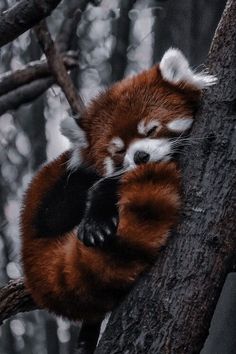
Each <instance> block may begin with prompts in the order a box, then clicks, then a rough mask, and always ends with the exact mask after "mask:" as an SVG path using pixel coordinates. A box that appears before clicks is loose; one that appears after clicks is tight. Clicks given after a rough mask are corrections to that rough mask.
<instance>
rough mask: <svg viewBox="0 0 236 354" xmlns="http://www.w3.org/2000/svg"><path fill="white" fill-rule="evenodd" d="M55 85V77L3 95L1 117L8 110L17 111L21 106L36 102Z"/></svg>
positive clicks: (0, 98) (35, 81)
mask: <svg viewBox="0 0 236 354" xmlns="http://www.w3.org/2000/svg"><path fill="white" fill-rule="evenodd" d="M54 83H55V79H54V78H53V77H48V78H42V79H38V80H34V81H32V82H30V83H28V84H26V85H23V86H20V87H18V88H17V89H15V90H13V91H10V92H9V93H7V94H5V95H2V96H1V97H0V115H2V114H3V113H5V112H7V111H8V110H14V109H17V108H18V107H19V106H20V105H22V104H26V103H29V102H31V101H33V100H35V99H36V98H37V97H39V96H40V95H42V94H43V93H44V92H45V91H46V90H47V89H48V88H49V87H50V86H52V85H53V84H54Z"/></svg>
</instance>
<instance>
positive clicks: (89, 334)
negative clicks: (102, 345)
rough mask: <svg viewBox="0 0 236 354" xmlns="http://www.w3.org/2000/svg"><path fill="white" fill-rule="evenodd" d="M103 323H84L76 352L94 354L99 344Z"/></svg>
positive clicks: (77, 353) (78, 353)
mask: <svg viewBox="0 0 236 354" xmlns="http://www.w3.org/2000/svg"><path fill="white" fill-rule="evenodd" d="M101 323H102V321H100V322H96V323H88V322H84V321H83V323H82V327H81V330H80V333H79V338H78V345H77V348H78V349H77V351H76V354H93V353H94V351H95V348H96V345H97V341H98V337H99V333H100V328H101Z"/></svg>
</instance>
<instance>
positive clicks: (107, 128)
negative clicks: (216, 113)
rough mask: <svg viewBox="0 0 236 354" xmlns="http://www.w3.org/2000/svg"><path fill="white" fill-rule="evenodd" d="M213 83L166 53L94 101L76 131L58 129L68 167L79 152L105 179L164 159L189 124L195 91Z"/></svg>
mask: <svg viewBox="0 0 236 354" xmlns="http://www.w3.org/2000/svg"><path fill="white" fill-rule="evenodd" d="M213 82H214V78H213V77H211V76H207V75H204V74H202V73H200V74H195V73H193V72H192V71H191V69H190V68H189V65H188V62H187V61H186V59H185V58H184V56H183V55H182V53H180V52H179V51H178V50H174V49H170V50H169V51H167V52H166V53H165V55H164V57H163V58H162V60H161V63H160V64H159V66H155V67H153V68H152V69H150V70H148V71H145V72H143V73H141V74H139V75H137V76H136V77H133V78H128V79H125V80H123V81H121V82H119V83H117V84H115V85H114V86H112V87H111V88H109V89H108V90H107V91H106V92H105V93H103V94H102V95H100V96H99V97H98V98H96V99H95V100H94V101H93V102H92V103H91V104H90V106H89V107H88V109H87V112H85V115H84V116H83V117H82V118H81V129H79V128H78V126H77V127H76V129H77V130H76V129H75V128H74V129H72V128H71V131H70V133H69V132H68V131H69V129H68V127H65V126H64V127H63V131H64V134H65V135H67V136H68V137H69V138H70V140H71V141H72V142H73V145H74V151H73V154H72V158H71V161H70V166H71V167H75V165H76V164H78V163H79V159H80V156H81V151H82V155H83V158H84V159H85V160H86V161H88V162H89V163H90V164H92V165H95V166H96V168H97V170H98V171H99V172H100V173H101V174H103V175H107V176H109V175H112V174H113V173H115V172H116V171H118V170H121V169H122V170H123V169H124V170H129V169H132V168H135V167H136V166H137V165H139V164H143V163H149V162H159V161H168V160H170V159H171V157H172V156H173V154H174V153H175V151H176V147H177V143H178V141H180V136H181V137H182V136H183V134H186V133H187V132H188V130H189V129H190V127H191V125H192V122H193V114H194V110H195V109H196V107H197V104H198V102H199V98H200V95H201V89H202V88H203V87H205V86H207V85H210V84H212V83H213ZM74 126H75V125H74ZM72 132H73V133H72Z"/></svg>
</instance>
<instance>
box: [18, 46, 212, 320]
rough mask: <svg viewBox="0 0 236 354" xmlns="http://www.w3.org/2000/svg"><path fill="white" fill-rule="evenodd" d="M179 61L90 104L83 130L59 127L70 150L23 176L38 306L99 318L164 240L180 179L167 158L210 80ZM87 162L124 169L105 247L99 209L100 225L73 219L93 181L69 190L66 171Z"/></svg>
mask: <svg viewBox="0 0 236 354" xmlns="http://www.w3.org/2000/svg"><path fill="white" fill-rule="evenodd" d="M172 52H173V53H172ZM185 61H186V59H185V58H184V57H183V56H182V54H181V53H179V52H178V51H174V50H172V51H169V53H168V52H167V53H166V54H165V56H164V57H163V59H162V61H161V63H160V67H158V66H157V67H154V68H152V69H151V70H149V71H146V72H144V73H142V74H140V75H138V76H137V77H135V78H132V79H126V80H124V81H122V82H120V83H118V84H116V85H114V86H113V87H112V88H110V89H109V90H108V91H107V92H106V93H104V94H102V95H101V96H100V97H98V98H97V99H96V100H94V101H93V102H92V104H91V105H90V106H89V107H88V109H87V111H86V112H85V114H84V115H83V116H82V117H81V119H80V126H81V128H82V130H81V132H79V131H77V130H76V129H80V128H78V127H77V128H73V129H74V130H72V129H71V127H68V126H66V128H65V131H66V134H67V135H68V136H69V137H70V140H71V141H72V143H73V148H72V150H70V151H67V152H65V153H64V154H63V155H61V156H59V157H58V158H57V159H56V160H54V161H53V162H51V163H49V164H47V165H45V166H44V167H42V169H41V170H40V171H39V172H38V174H37V175H36V176H35V177H34V179H33V181H32V182H31V184H30V187H29V189H28V191H27V193H26V195H25V199H24V203H23V209H22V216H21V231H22V240H23V244H22V260H23V265H24V272H25V279H26V286H27V287H28V289H29V290H30V293H31V294H32V296H33V298H34V300H35V302H36V303H37V304H38V305H39V306H40V307H42V308H46V309H48V310H49V311H52V312H54V313H56V314H58V315H62V316H65V317H67V318H69V319H73V320H79V319H85V320H87V321H90V322H93V321H97V320H99V319H100V318H102V317H103V316H104V314H105V313H106V312H108V311H111V310H112V309H113V308H114V307H115V306H116V305H117V303H118V302H119V301H120V299H121V298H122V297H123V296H124V295H125V294H126V293H127V291H128V290H129V289H130V287H131V286H132V284H133V283H134V282H135V280H136V279H137V277H138V276H139V275H140V273H142V272H143V271H144V270H145V269H146V268H147V267H148V266H149V265H150V264H151V262H152V261H153V259H154V258H155V256H156V254H157V252H158V250H159V249H160V247H161V246H163V245H165V243H166V239H167V236H168V233H169V231H170V230H171V228H173V227H174V226H175V225H176V223H177V218H178V211H179V208H180V186H179V184H180V176H179V171H178V168H177V167H176V163H174V162H170V161H169V160H170V158H171V156H170V155H171V154H173V153H175V147H176V145H175V144H176V141H179V140H178V139H179V137H180V136H181V135H182V134H183V133H185V132H186V131H187V130H188V129H189V128H190V126H191V123H192V116H193V112H194V110H195V108H196V106H197V103H198V101H199V98H200V94H201V88H202V87H204V85H205V86H207V85H208V84H211V83H213V80H212V78H211V77H209V76H204V75H202V74H194V73H193V72H192V71H191V70H190V68H189V67H188V65H187V64H186V63H187V62H185ZM171 70H172V71H171ZM204 80H205V81H204ZM207 80H208V81H207ZM211 80H212V81H211ZM85 162H86V163H88V164H89V165H91V166H92V167H93V168H94V169H95V170H96V173H98V174H99V175H100V177H101V176H104V175H105V176H113V174H114V172H115V171H117V170H119V168H123V169H124V168H126V172H125V173H124V174H123V175H122V177H121V178H120V184H119V188H118V196H119V197H118V216H119V219H118V220H119V221H118V225H117V229H116V237H115V238H114V240H113V241H111V242H110V243H109V244H108V245H107V246H106V247H102V246H101V247H91V246H96V242H101V244H103V241H104V234H103V233H104V232H106V236H107V237H108V236H109V237H110V229H109V228H108V231H107V228H106V220H107V219H106V215H105V221H104V225H105V226H103V227H101V228H100V229H99V224H98V222H97V224H96V225H95V224H94V225H95V226H96V227H94V228H91V229H89V227H90V226H91V225H93V217H94V215H93V214H91V215H89V218H88V219H86V220H91V225H87V224H88V222H86V220H85V222H81V220H84V215H83V213H84V212H83V210H84V209H86V198H87V197H86V195H87V194H86V193H87V190H89V189H90V187H91V186H92V185H95V184H94V183H95V180H96V178H95V177H91V181H90V182H88V181H87V177H85V178H84V179H81V180H80V181H82V184H83V183H84V184H85V185H86V187H84V190H83V189H82V190H81V188H80V190H79V192H78V194H77V192H76V191H77V189H76V188H77V186H76V178H77V177H76V173H77V172H74V171H78V169H79V168H80V167H79V166H80V164H81V163H85ZM147 162H148V163H147ZM157 162H158V163H157ZM68 167H69V170H68ZM73 173H75V174H74V177H73ZM71 176H72V177H71ZM78 176H80V175H78ZM73 178H74V179H73ZM78 178H81V177H78ZM93 178H94V179H93ZM111 178H112V177H111ZM69 183H71V184H72V187H70V188H71V189H68V193H67V192H65V191H67V189H66V188H67V184H68V185H69ZM86 183H87V184H86ZM89 183H90V184H89ZM68 188H69V187H68ZM92 189H93V188H92ZM63 193H64V194H63ZM79 193H80V194H79ZM67 194H70V196H69V197H70V198H71V201H70V199H68V200H67V199H66V198H67ZM80 195H81V196H83V198H84V200H83V201H82V200H81V203H80ZM63 198H64V199H65V200H66V201H65V200H64V199H63ZM108 198H109V196H108ZM55 200H56V202H55ZM103 202H104V203H105V202H106V200H105V199H104V201H103V200H101V202H100V204H99V205H100V207H98V208H95V212H96V213H98V214H99V213H102V212H104V213H105V214H106V213H108V214H109V212H110V210H109V209H110V207H107V209H106V208H105V207H104V209H106V210H105V211H104V210H102V209H103ZM60 203H61V205H59V204H60ZM73 203H74V204H73ZM58 205H59V206H58ZM73 205H75V207H73ZM77 209H78V213H80V216H78V220H77V219H76V212H77ZM99 209H101V210H99ZM54 211H55V214H57V215H55V218H54V215H53V214H54ZM85 215H87V214H86V213H85ZM103 217H104V215H103ZM109 217H110V218H112V214H111V215H110V214H109ZM70 218H71V219H73V220H70ZM108 219H109V218H108ZM112 219H113V218H112ZM64 220H65V222H64ZM98 220H100V219H98ZM101 220H102V221H103V219H101ZM108 221H109V220H108ZM67 222H68V223H67ZM63 223H65V224H66V225H67V226H66V227H65V228H64V224H63ZM61 224H62V227H61V228H60V227H59V226H60V225H61ZM79 224H80V225H82V226H80V228H79V233H80V231H81V232H82V231H83V227H84V228H85V231H86V230H87V231H86V232H85V233H83V238H82V241H84V242H82V241H81V240H79V239H78V238H77V237H76V236H77V232H78V226H79ZM45 225H46V226H45ZM58 225H59V226H58ZM81 227H82V228H81ZM105 229H106V230H105ZM55 230H59V231H55ZM88 230H91V235H89V232H88ZM94 230H95V231H94ZM104 230H105V231H104ZM90 236H91V237H90ZM98 237H99V239H98ZM85 241H86V242H87V245H85V244H84V243H86V242H85ZM88 245H89V246H90V247H87V246H88Z"/></svg>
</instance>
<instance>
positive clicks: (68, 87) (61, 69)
mask: <svg viewBox="0 0 236 354" xmlns="http://www.w3.org/2000/svg"><path fill="white" fill-rule="evenodd" d="M35 33H36V35H37V38H38V40H39V43H40V45H41V47H42V49H43V51H44V53H45V55H46V57H47V61H48V65H49V67H50V69H51V72H52V74H53V76H54V77H55V80H56V82H57V84H58V85H59V86H60V87H61V89H62V90H63V92H64V94H65V96H66V98H67V100H68V102H69V104H70V106H71V109H72V111H73V113H74V114H75V115H76V116H79V115H80V114H81V112H83V111H84V109H85V106H84V102H83V100H82V98H81V97H80V96H79V94H78V92H77V90H76V88H75V86H74V84H73V82H72V80H71V78H70V76H69V75H68V73H67V70H66V67H65V65H64V63H63V60H62V56H61V54H60V52H59V50H58V48H57V45H56V44H55V43H54V42H53V40H52V38H51V35H50V33H49V31H48V28H47V24H46V22H45V21H42V22H41V23H40V24H39V25H37V26H36V27H35Z"/></svg>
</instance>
